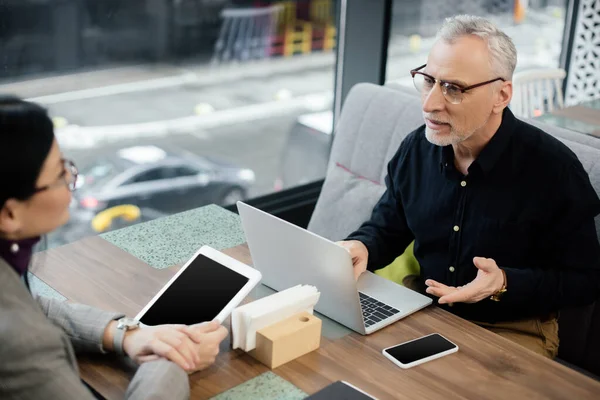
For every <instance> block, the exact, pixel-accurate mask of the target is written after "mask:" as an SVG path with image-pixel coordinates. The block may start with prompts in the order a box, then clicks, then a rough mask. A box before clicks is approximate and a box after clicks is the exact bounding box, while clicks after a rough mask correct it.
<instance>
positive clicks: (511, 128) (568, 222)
mask: <svg viewBox="0 0 600 400" xmlns="http://www.w3.org/2000/svg"><path fill="white" fill-rule="evenodd" d="M599 213H600V200H599V199H598V195H597V194H596V192H595V191H594V189H593V187H592V186H591V183H590V180H589V176H588V174H587V173H586V171H585V170H584V169H583V166H582V165H581V162H580V161H579V159H578V158H577V156H576V155H575V154H574V153H573V152H572V151H571V150H570V149H569V148H568V147H566V146H565V145H563V144H562V143H561V142H560V141H558V140H557V139H555V138H554V137H552V136H551V135H549V134H546V133H545V132H543V131H541V130H540V129H538V128H536V127H533V126H531V125H529V124H527V123H525V122H523V121H520V120H518V119H516V118H515V117H514V115H513V114H512V112H511V111H510V110H508V109H505V110H504V113H503V116H502V123H501V125H500V128H499V129H498V131H497V132H496V134H495V135H494V136H493V137H492V139H491V140H490V142H489V143H488V144H487V145H486V146H485V148H484V149H483V150H482V151H481V153H480V154H479V156H478V157H477V159H476V160H475V161H474V162H473V163H472V164H471V166H470V167H469V169H468V173H467V175H466V176H464V175H463V174H461V173H460V172H459V171H458V170H457V169H456V168H455V166H454V152H453V150H452V146H446V147H440V146H435V145H433V144H431V143H430V142H429V141H428V140H427V139H426V137H425V126H421V127H420V128H418V129H417V130H415V131H414V132H412V133H410V134H409V135H408V136H407V137H406V139H405V140H404V141H403V142H402V144H401V145H400V148H399V149H398V151H397V153H396V154H395V155H394V157H393V158H392V159H391V161H390V162H389V165H388V175H387V177H386V191H385V193H384V194H383V196H382V198H381V199H380V200H379V202H378V203H377V204H376V206H375V207H374V209H373V213H372V215H371V218H370V220H369V221H366V222H365V223H364V224H363V225H362V226H361V227H360V228H359V229H358V230H357V231H355V232H353V233H352V234H351V235H350V236H349V237H348V238H347V240H352V239H355V240H360V241H361V242H363V243H364V244H365V245H366V246H367V249H368V250H369V263H368V269H369V270H376V269H379V268H382V267H384V266H386V265H388V264H389V263H391V262H392V261H393V260H394V259H395V258H396V257H397V256H399V255H400V254H402V252H403V251H404V250H405V249H406V247H407V246H408V245H409V244H410V242H411V241H413V240H414V241H415V246H414V253H415V257H416V259H417V261H418V262H419V264H420V266H421V277H422V278H423V279H434V280H436V281H438V282H441V283H444V284H446V285H451V286H462V285H465V284H467V283H469V282H470V281H472V280H473V279H475V276H476V274H477V268H476V267H475V266H474V265H473V257H475V256H479V257H486V258H493V259H494V260H495V261H496V263H497V264H498V266H499V267H500V268H502V269H504V271H505V272H506V278H507V289H508V291H507V292H506V293H505V294H504V295H503V297H502V298H501V301H500V302H495V301H492V300H489V299H486V300H482V301H480V302H478V303H474V304H466V303H457V304H454V305H453V306H451V307H450V306H443V307H444V308H445V309H447V310H448V311H450V312H452V313H455V314H457V315H460V316H462V317H464V318H467V319H471V320H475V321H481V322H498V321H506V320H518V319H521V318H530V317H541V316H546V315H548V314H550V313H552V312H556V311H558V310H559V309H561V308H562V307H564V306H576V305H583V304H588V303H591V302H593V301H594V300H595V299H596V298H598V297H599V295H600V245H599V243H598V239H597V235H596V229H595V225H594V217H595V216H596V215H598V214H599Z"/></svg>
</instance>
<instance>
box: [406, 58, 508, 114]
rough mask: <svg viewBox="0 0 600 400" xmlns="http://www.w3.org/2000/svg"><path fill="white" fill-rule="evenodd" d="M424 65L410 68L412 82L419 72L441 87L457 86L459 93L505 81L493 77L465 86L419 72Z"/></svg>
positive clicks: (504, 80)
mask: <svg viewBox="0 0 600 400" xmlns="http://www.w3.org/2000/svg"><path fill="white" fill-rule="evenodd" d="M426 66H427V64H423V65H421V66H420V67H418V68H415V69H411V70H410V75H411V76H412V78H413V82H414V79H415V75H417V74H419V75H423V76H425V77H427V78H429V79H431V80H432V81H434V82H435V83H437V84H439V85H440V86H441V87H442V88H443V87H444V85H446V88H447V87H448V85H451V86H454V87H457V88H458V90H459V91H460V93H466V92H467V91H468V90H471V89H475V88H478V87H480V86H483V85H487V84H490V83H493V82H496V81H502V82H506V79H504V78H500V77H498V78H495V79H490V80H489V81H485V82H481V83H476V84H474V85H470V86H467V87H462V86H461V85H458V84H456V83H453V82H447V81H445V80H443V79H436V78H434V77H433V76H431V75H429V74H426V73H425V72H421V71H419V70H421V69H423V68H425V67H426ZM461 101H462V99H461ZM459 104H460V103H459Z"/></svg>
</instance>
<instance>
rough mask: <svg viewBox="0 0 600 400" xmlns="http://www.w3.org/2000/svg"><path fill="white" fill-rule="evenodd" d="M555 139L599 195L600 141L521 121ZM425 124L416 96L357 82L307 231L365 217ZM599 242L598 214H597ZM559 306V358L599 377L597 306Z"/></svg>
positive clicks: (326, 231)
mask: <svg viewBox="0 0 600 400" xmlns="http://www.w3.org/2000/svg"><path fill="white" fill-rule="evenodd" d="M524 120H525V121H526V122H528V123H530V124H532V125H535V126H537V127H539V128H541V129H543V130H544V131H545V132H547V133H549V134H551V135H553V136H555V137H557V138H558V139H559V140H561V141H562V142H563V143H564V144H565V145H567V146H568V147H569V148H570V149H571V150H572V151H573V152H574V153H575V154H576V155H577V156H578V157H579V159H580V161H581V163H582V164H583V167H584V168H585V170H586V171H587V172H588V174H589V175H590V180H591V182H592V186H593V187H594V189H595V190H596V192H598V193H599V194H600V140H598V139H596V138H593V137H590V136H586V135H583V134H580V133H577V132H573V131H569V130H567V129H563V128H558V127H555V126H552V125H547V124H544V123H542V122H539V121H536V120H530V119H524ZM422 124H423V119H422V112H421V105H420V100H419V96H418V95H417V93H416V92H415V90H414V89H411V88H405V87H402V86H400V85H395V86H394V87H382V86H377V85H373V84H367V83H361V84H358V85H356V86H354V87H353V88H352V90H351V91H350V92H349V93H348V96H347V98H346V101H345V103H344V107H343V110H342V114H341V117H340V119H339V121H338V123H337V126H336V128H335V137H334V142H333V146H332V150H331V157H330V160H329V164H328V169H327V175H326V177H325V182H324V184H323V189H322V191H321V195H320V197H319V200H318V201H317V205H316V207H315V211H314V213H313V215H312V218H311V220H310V222H309V225H308V229H309V230H310V231H312V232H315V233H317V234H319V235H321V236H324V237H327V238H329V239H331V240H341V239H343V238H344V237H346V236H347V235H348V234H349V233H351V232H352V231H354V230H355V229H356V228H358V227H359V226H360V224H361V223H362V222H364V221H365V220H367V219H368V218H369V216H370V214H371V211H372V209H373V207H374V205H375V203H376V202H377V201H378V200H379V198H380V197H381V195H382V194H383V192H384V190H385V186H384V179H385V176H386V174H387V163H388V161H389V160H390V159H391V158H392V156H393V155H394V153H395V152H396V150H397V149H398V147H399V145H400V143H401V142H402V140H403V139H404V138H405V137H406V135H408V134H409V133H410V132H411V131H413V130H414V129H416V128H417V127H419V126H420V125H422ZM596 230H597V233H598V235H599V237H598V240H599V241H600V216H598V217H596ZM597 303H598V302H596V303H595V304H592V305H590V306H589V307H583V308H577V309H571V310H564V311H562V310H561V320H560V329H559V335H560V338H561V345H560V350H559V357H561V358H562V359H564V360H566V361H568V362H570V363H572V364H575V365H578V366H580V367H582V368H585V369H587V370H589V371H591V372H593V373H595V374H597V375H600V357H597V356H595V355H597V354H600V340H599V339H597V338H600V306H597V305H596V304H597Z"/></svg>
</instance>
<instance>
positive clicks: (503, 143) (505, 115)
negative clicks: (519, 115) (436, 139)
mask: <svg viewBox="0 0 600 400" xmlns="http://www.w3.org/2000/svg"><path fill="white" fill-rule="evenodd" d="M515 123H516V118H515V116H514V114H513V113H512V111H510V110H509V109H508V107H506V108H505V109H504V111H503V112H502V122H501V123H500V127H499V128H498V130H497V131H496V133H495V134H494V136H492V138H491V139H490V141H489V142H488V144H487V145H486V146H485V147H484V148H483V150H481V153H479V156H478V157H477V159H476V160H475V162H474V163H473V164H472V165H471V166H470V167H469V173H471V172H472V170H473V168H479V169H481V172H482V173H483V174H484V175H485V174H488V173H489V172H490V171H491V170H492V168H494V165H496V162H497V161H498V160H499V159H500V156H501V155H502V154H503V153H504V150H506V148H507V147H508V144H509V142H510V138H511V136H512V133H513V130H514V129H515ZM453 164H454V150H453V149H452V146H445V147H443V148H442V152H441V160H440V170H441V171H444V168H445V167H448V166H451V165H453Z"/></svg>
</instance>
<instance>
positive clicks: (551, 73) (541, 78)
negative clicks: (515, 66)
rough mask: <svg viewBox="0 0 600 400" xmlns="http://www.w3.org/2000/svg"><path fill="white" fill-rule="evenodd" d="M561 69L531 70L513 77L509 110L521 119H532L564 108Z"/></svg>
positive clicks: (563, 75)
mask: <svg viewBox="0 0 600 400" xmlns="http://www.w3.org/2000/svg"><path fill="white" fill-rule="evenodd" d="M566 75H567V74H566V72H565V70H564V69H562V68H556V69H531V70H526V71H521V72H517V73H515V74H514V76H513V80H512V82H513V98H512V101H511V104H510V108H511V110H512V111H513V113H514V114H515V115H516V116H518V117H521V118H532V117H536V116H539V115H541V114H543V113H546V112H552V111H554V110H555V109H556V108H559V109H560V108H563V107H564V96H563V91H562V83H563V80H564V79H565V76H566Z"/></svg>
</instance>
